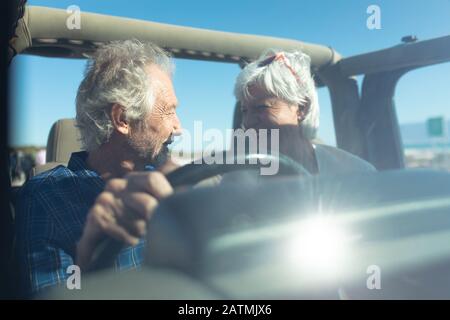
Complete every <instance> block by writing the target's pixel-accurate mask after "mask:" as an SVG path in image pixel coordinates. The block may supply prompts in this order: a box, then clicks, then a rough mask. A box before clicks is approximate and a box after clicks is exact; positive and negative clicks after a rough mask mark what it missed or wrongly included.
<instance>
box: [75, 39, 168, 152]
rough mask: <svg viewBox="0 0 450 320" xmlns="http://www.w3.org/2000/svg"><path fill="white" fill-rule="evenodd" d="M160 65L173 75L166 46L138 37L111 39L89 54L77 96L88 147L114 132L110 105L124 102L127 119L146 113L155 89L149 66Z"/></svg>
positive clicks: (140, 117) (93, 146)
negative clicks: (141, 39)
mask: <svg viewBox="0 0 450 320" xmlns="http://www.w3.org/2000/svg"><path fill="white" fill-rule="evenodd" d="M152 64H154V65H157V66H158V67H159V68H161V70H163V71H164V72H166V73H167V74H168V75H169V76H172V73H173V71H174V65H173V63H172V61H171V59H170V56H169V54H168V53H167V52H165V51H164V50H163V49H161V48H159V47H158V46H156V45H154V44H152V43H142V42H140V41H139V40H135V39H133V40H125V41H112V42H110V43H108V44H105V45H102V46H100V47H99V48H98V49H97V50H96V51H95V53H94V54H93V55H92V56H91V57H90V58H89V60H88V62H87V66H86V70H85V73H84V79H83V81H82V82H81V84H80V86H79V88H78V93H77V98H76V113H77V115H76V123H77V127H78V128H79V129H80V132H81V141H82V144H83V148H84V149H85V150H87V151H91V150H94V149H96V148H98V147H99V146H100V145H102V144H103V143H105V142H107V141H108V140H109V138H110V136H111V134H112V132H113V125H112V122H111V119H110V115H109V114H110V108H111V106H112V105H113V104H115V103H117V104H120V105H121V106H123V108H124V110H125V115H126V118H127V120H130V121H135V120H140V119H144V117H145V116H146V115H147V114H148V112H150V111H151V110H152V108H153V104H154V102H155V93H154V88H153V86H152V79H151V75H149V73H148V71H147V70H146V67H148V66H149V65H152Z"/></svg>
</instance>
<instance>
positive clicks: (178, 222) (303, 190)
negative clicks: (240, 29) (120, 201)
mask: <svg viewBox="0 0 450 320" xmlns="http://www.w3.org/2000/svg"><path fill="white" fill-rule="evenodd" d="M82 15H83V19H84V20H83V21H84V27H83V29H82V30H76V31H71V32H69V31H68V30H67V29H62V28H59V27H58V26H59V25H64V24H63V23H61V21H63V20H64V19H65V18H66V12H65V11H64V10H59V9H53V8H46V7H33V6H27V7H26V9H25V12H24V17H23V18H22V19H21V20H20V21H19V26H18V30H19V31H18V34H19V38H18V40H17V41H16V44H15V48H16V51H17V52H18V54H28V55H38V56H46V57H58V58H67V59H83V58H85V57H86V56H87V55H88V54H89V53H90V52H92V50H93V49H94V48H95V46H96V45H98V44H99V43H104V42H107V41H110V40H117V39H129V38H137V39H140V40H143V41H145V40H147V41H152V42H154V43H156V44H158V45H160V46H162V47H164V48H165V49H167V50H169V51H170V52H171V53H172V54H173V55H174V57H176V58H180V59H194V60H202V61H215V62H222V63H234V64H239V65H241V66H242V65H243V64H244V63H245V62H248V61H252V60H254V59H255V58H256V57H258V55H259V54H260V53H261V52H262V51H263V50H264V49H266V48H267V47H278V48H283V49H286V50H289V49H293V48H301V49H302V50H303V51H304V52H305V53H307V54H309V55H310V56H311V61H312V63H311V64H312V72H313V74H314V75H315V80H316V82H317V83H316V84H317V86H318V87H322V86H326V87H328V90H329V92H330V97H331V101H332V108H333V119H334V125H335V131H336V141H337V146H338V147H339V148H341V149H343V150H345V151H348V152H350V153H352V154H354V155H357V156H359V157H361V158H362V159H364V160H366V161H368V162H370V163H371V164H372V165H374V167H375V168H376V169H377V170H378V172H373V173H364V174H353V175H337V176H332V177H320V176H319V177H308V178H307V179H296V178H295V177H290V178H282V179H280V180H277V181H273V182H270V183H267V184H261V185H259V184H255V183H254V182H253V181H251V180H243V181H242V182H241V183H240V184H239V185H238V187H236V185H225V184H224V185H219V186H215V187H211V188H198V189H192V190H189V191H187V192H182V193H180V194H176V195H174V196H172V197H170V198H168V199H166V200H165V201H163V202H162V203H161V204H160V206H159V207H158V209H157V212H156V213H155V216H154V219H152V223H151V224H150V225H149V232H148V234H149V236H148V238H147V243H148V244H149V245H148V248H147V249H146V266H147V268H146V269H145V270H142V271H139V272H138V273H135V274H124V275H121V276H120V277H117V275H115V274H114V273H112V272H111V271H110V270H102V271H99V272H98V273H94V274H92V275H90V276H89V278H88V280H87V281H86V282H85V285H86V287H85V288H89V290H87V289H86V290H82V291H80V292H76V290H75V291H67V290H63V289H55V290H52V291H51V292H48V293H47V292H46V293H45V294H43V295H42V296H41V298H43V299H80V298H81V299H92V298H105V299H108V298H125V299H134V298H135V299H186V298H189V299H197V298H199V299H215V298H232V299H235V298H238V299H265V298H275V299H279V298H312V297H315V298H325V299H344V298H355V299H364V298H366V299H385V298H388V299H396V298H430V297H434V298H436V297H437V298H442V297H445V298H450V294H449V292H447V290H446V288H448V287H449V285H450V283H449V281H450V277H449V275H448V273H449V270H450V269H449V268H448V267H449V263H450V241H449V240H450V231H449V230H450V229H449V227H450V222H449V220H448V219H447V213H448V212H449V211H450V200H449V193H448V191H449V190H450V173H444V172H438V171H435V170H425V169H424V170H409V169H405V160H404V154H403V148H402V140H401V136H400V132H399V124H398V120H397V117H396V112H395V105H394V99H393V97H394V93H395V86H396V84H397V82H398V81H399V79H400V78H401V77H402V76H403V75H405V74H406V73H407V72H410V71H412V70H414V69H417V68H421V67H424V66H428V65H435V64H440V63H443V62H448V61H450V35H448V36H443V37H440V38H435V39H431V40H426V41H417V42H408V43H400V44H399V45H396V46H393V47H391V48H385V49H382V50H379V51H374V52H368V53H363V54H360V55H356V56H351V57H342V56H341V55H340V54H339V53H338V51H337V50H335V49H333V48H330V47H327V46H325V45H321V44H313V43H305V42H302V41H298V40H293V39H280V38H274V37H266V36H256V35H248V34H238V33H229V32H219V31H212V30H205V29H195V28H190V27H184V26H177V25H167V24H161V23H155V22H150V21H140V20H134V19H127V18H121V17H113V16H107V15H101V14H95V13H88V12H83V13H82ZM358 75H362V76H363V77H364V80H363V83H362V86H361V88H359V86H358V82H357V80H356V78H355V77H356V76H358ZM240 119H241V114H240V108H238V107H236V108H235V111H234V119H233V127H234V128H238V127H239V124H240ZM80 150H81V143H80V140H79V132H78V129H77V128H76V125H75V120H74V119H60V120H58V121H57V122H55V123H54V124H53V126H52V127H51V129H50V131H49V135H48V141H47V149H46V164H45V165H42V166H37V167H35V168H34V169H33V173H32V176H35V175H38V174H40V173H42V172H45V171H47V170H50V169H52V168H54V167H56V166H58V165H63V166H65V165H67V163H68V160H69V157H70V155H71V153H72V152H76V151H80ZM216 173H217V172H216ZM16 191H17V190H16ZM258 199H264V201H262V202H260V201H258ZM338 199H340V200H338ZM16 201H18V200H17V199H16ZM274 212H276V216H275V217H274V214H273V213H274ZM314 212H320V213H329V212H333V213H335V218H333V222H332V223H333V224H336V225H338V226H339V228H341V229H342V230H345V232H347V233H348V234H350V235H351V237H350V238H351V239H349V238H348V237H346V238H345V240H342V239H340V238H339V239H338V240H336V241H338V242H339V241H341V240H342V243H344V244H345V246H348V248H350V249H351V252H352V254H351V255H352V257H351V258H349V259H347V260H346V261H347V262H346V263H348V261H351V262H352V263H351V265H350V266H347V265H346V264H345V263H344V262H342V263H341V262H338V263H336V264H335V267H336V268H337V270H336V269H335V270H333V271H330V270H324V271H323V272H322V273H321V274H317V270H318V268H319V267H317V265H302V266H300V267H299V268H300V269H298V268H297V269H296V271H295V272H294V271H293V270H292V268H291V267H292V266H293V265H295V263H296V262H292V260H286V259H288V258H286V257H287V256H288V255H289V254H288V253H286V252H287V251H286V250H288V249H286V248H287V247H289V239H288V238H289V235H294V234H295V232H294V230H293V226H300V227H302V226H303V219H306V220H308V219H309V218H310V214H311V213H314ZM250 221H251V222H252V223H250ZM320 223H322V222H320ZM327 223H328V222H326V223H325V225H327ZM269 226H270V227H271V228H269ZM331 233H332V232H330V234H331ZM330 241H332V242H333V241H335V240H333V239H332V240H330ZM348 248H347V249H348ZM344 249H345V248H344ZM347 249H345V250H347ZM350 249H348V250H350ZM345 250H344V251H345ZM343 254H347V251H345V253H343ZM393 256H395V259H393V258H392V257H393ZM306 259H308V258H306ZM312 260H313V259H312ZM236 261H239V263H236ZM371 261H377V263H378V264H380V265H382V266H383V272H384V274H386V277H389V278H390V279H392V281H389V284H386V287H384V290H381V291H377V290H374V291H367V290H364V288H365V286H366V282H365V280H364V279H366V278H367V272H366V271H367V270H366V269H367V266H368V265H371V264H373V262H371ZM319 269H320V268H319ZM298 270H301V271H300V272H299V271H298ZM268 275H269V277H268ZM113 277H114V278H115V279H116V280H117V281H116V280H115V281H111V279H112V278H113ZM386 283H388V282H387V281H386ZM363 287H364V288H363ZM151 288H158V290H156V289H153V290H152V289H151Z"/></svg>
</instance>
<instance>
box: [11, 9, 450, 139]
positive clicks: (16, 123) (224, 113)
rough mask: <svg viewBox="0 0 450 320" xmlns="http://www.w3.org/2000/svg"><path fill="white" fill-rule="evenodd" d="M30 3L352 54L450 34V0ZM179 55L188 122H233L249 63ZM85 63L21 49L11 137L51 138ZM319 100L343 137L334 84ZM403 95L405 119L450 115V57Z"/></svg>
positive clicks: (326, 123) (179, 85)
mask: <svg viewBox="0 0 450 320" xmlns="http://www.w3.org/2000/svg"><path fill="white" fill-rule="evenodd" d="M131 3H132V5H131ZM29 4H30V5H39V6H48V7H55V8H62V9H66V8H67V7H68V6H70V5H77V6H79V7H80V8H81V10H82V11H89V12H95V13H103V14H110V15H116V16H124V17H131V18H136V19H143V20H150V21H156V22H162V23H171V24H177V25H183V26H191V27H199V28H209V29H213V30H222V31H230V32H241V33H250V34H260V35H269V36H276V37H284V38H292V39H297V40H301V41H306V42H313V43H319V44H323V45H327V46H331V47H333V48H335V49H336V50H337V51H338V52H339V53H341V54H342V55H343V56H351V55H355V54H359V53H364V52H368V51H373V50H378V49H382V48H386V47H390V46H394V45H397V44H399V43H400V39H401V37H403V36H405V35H411V34H413V35H417V37H418V38H419V40H425V39H430V38H434V37H439V36H444V35H448V34H450V0H429V1H425V0H418V1H406V0H395V1H394V0H390V1H389V0H383V1H381V0H380V1H376V0H371V1H367V0H340V1H338V0H335V1H332V0H315V1H312V0H309V1H303V0H295V1H294V0H293V1H290V0H289V1H274V0H272V1H266V0H258V1H257V0H240V1H237V0H232V1H211V0H209V1H206V0H196V1H194V0H193V1H182V0H179V1H175V0H153V1H143V0H142V1H141V0H139V1H136V0H133V1H123V0H112V1H89V0H80V1H76V0H70V1H64V0H60V1H50V0H49V1H46V0H29ZM371 4H376V5H378V6H379V7H380V8H381V27H382V28H381V30H369V29H367V27H366V20H367V17H368V14H367V13H366V9H367V7H368V6H369V5H371ZM175 63H176V68H177V70H176V74H175V78H174V84H175V90H176V93H177V96H178V100H179V102H180V105H179V116H180V119H181V121H182V123H183V126H184V127H185V128H187V129H189V130H192V128H193V123H194V121H195V120H202V121H203V126H204V128H205V129H207V128H218V129H220V130H225V129H226V128H229V127H231V121H232V120H231V119H232V112H233V107H234V103H235V100H234V97H233V94H232V90H233V84H234V80H235V77H236V75H237V74H238V72H239V68H238V67H237V66H236V65H233V64H222V63H210V62H198V61H189V60H180V59H177V60H176V61H175ZM84 64H85V61H84V60H69V59H54V58H52V59H50V58H41V57H34V56H26V55H21V56H18V57H16V58H15V61H14V62H13V64H12V67H11V76H12V81H13V82H12V83H13V92H12V95H13V101H12V110H13V112H12V114H11V122H10V123H11V135H10V144H11V145H13V146H21V145H45V144H46V139H47V134H48V131H49V129H50V126H51V124H52V123H53V122H54V121H55V120H57V119H60V118H67V117H74V115H75V106H74V100H75V95H76V90H77V88H78V85H79V83H80V81H81V78H82V72H83V69H84ZM319 103H320V105H321V126H320V130H319V136H320V137H321V138H322V139H323V140H325V141H326V142H327V143H330V144H334V141H335V138H334V128H333V121H332V116H331V109H330V108H331V105H330V101H329V95H328V90H327V89H326V88H322V89H320V90H319ZM396 104H397V114H398V118H399V120H400V122H401V123H410V122H422V121H424V120H425V119H426V118H427V117H430V116H436V115H443V116H445V117H447V118H450V63H446V64H442V65H439V66H433V67H428V68H424V69H419V70H416V71H414V72H411V73H409V74H407V75H405V76H404V78H402V79H401V81H400V82H399V84H398V86H397V91H396Z"/></svg>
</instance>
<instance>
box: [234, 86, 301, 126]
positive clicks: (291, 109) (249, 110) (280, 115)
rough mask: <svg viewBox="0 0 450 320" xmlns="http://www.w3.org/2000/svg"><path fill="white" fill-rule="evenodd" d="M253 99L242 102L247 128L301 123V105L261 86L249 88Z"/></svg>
mask: <svg viewBox="0 0 450 320" xmlns="http://www.w3.org/2000/svg"><path fill="white" fill-rule="evenodd" d="M249 92H250V95H251V99H250V100H248V101H245V102H242V103H241V110H242V124H243V126H244V128H245V129H270V128H280V127H284V126H298V125H299V116H300V113H299V107H298V105H296V104H290V103H288V102H286V101H284V100H282V99H279V98H277V97H274V96H271V95H269V94H268V93H266V92H265V91H264V90H262V89H261V88H259V87H257V86H254V87H250V88H249Z"/></svg>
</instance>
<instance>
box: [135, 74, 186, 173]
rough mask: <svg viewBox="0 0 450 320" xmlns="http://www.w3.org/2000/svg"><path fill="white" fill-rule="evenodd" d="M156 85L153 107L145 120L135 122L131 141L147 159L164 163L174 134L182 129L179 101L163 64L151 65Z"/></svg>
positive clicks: (142, 157) (157, 163)
mask: <svg viewBox="0 0 450 320" xmlns="http://www.w3.org/2000/svg"><path fill="white" fill-rule="evenodd" d="M147 70H148V72H149V73H150V74H151V81H152V84H153V88H154V94H155V103H154V105H153V109H152V111H151V112H150V113H149V114H148V115H147V116H146V118H145V119H142V121H137V123H135V124H134V126H132V130H131V134H130V138H129V144H130V146H131V147H132V149H133V150H135V151H136V152H137V154H138V157H139V158H140V159H141V160H143V161H144V162H146V163H151V164H153V165H159V164H162V163H163V162H164V161H165V159H166V157H167V153H168V147H167V146H168V145H169V144H170V143H171V142H172V137H173V135H179V134H180V133H181V124H180V120H179V119H178V116H177V114H176V107H177V104H178V101H177V98H176V96H175V90H174V88H173V85H172V80H171V79H170V77H169V76H168V75H167V74H166V73H165V72H163V71H162V70H161V69H160V68H159V67H157V66H155V65H151V66H149V67H148V69H147Z"/></svg>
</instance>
